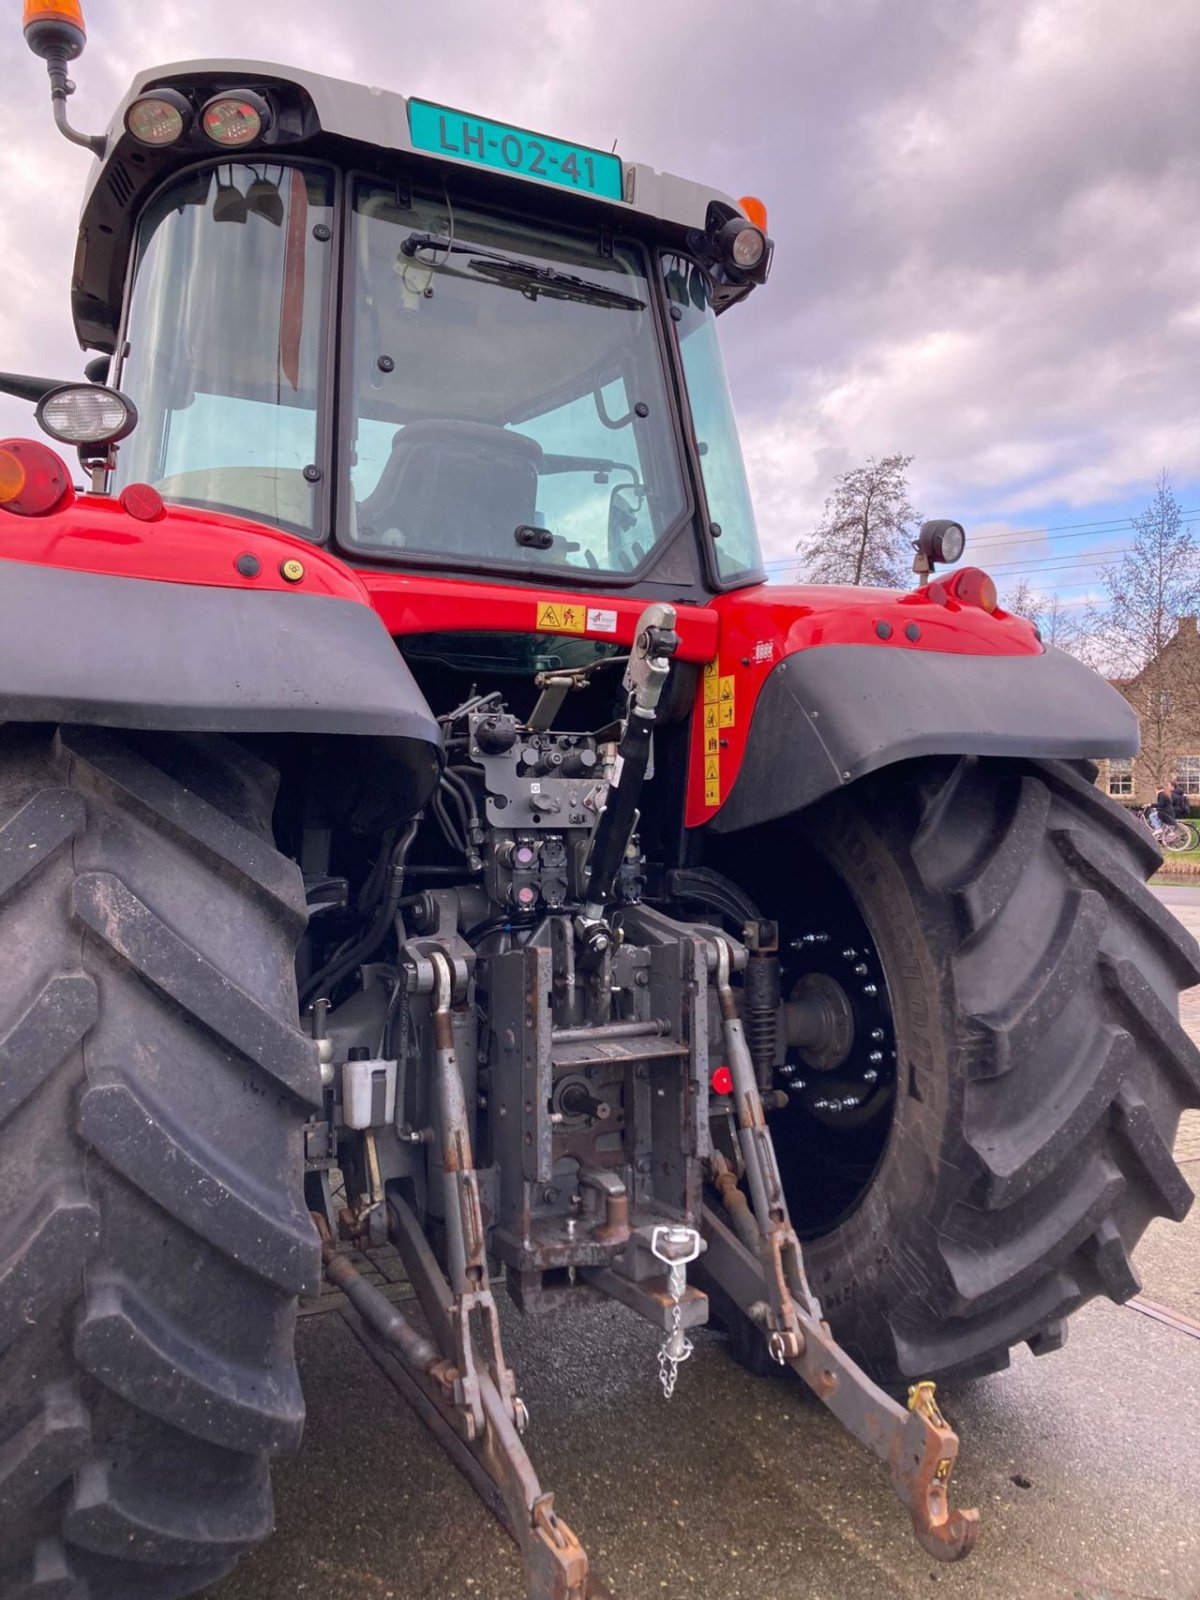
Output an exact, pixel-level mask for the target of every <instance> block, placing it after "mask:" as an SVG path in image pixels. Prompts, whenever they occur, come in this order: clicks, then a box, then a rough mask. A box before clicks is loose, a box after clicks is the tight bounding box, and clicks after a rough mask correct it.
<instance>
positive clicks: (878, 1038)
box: [871, 1028, 883, 1044]
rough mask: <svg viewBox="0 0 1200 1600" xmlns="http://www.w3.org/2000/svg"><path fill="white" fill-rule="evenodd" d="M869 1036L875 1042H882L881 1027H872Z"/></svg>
mask: <svg viewBox="0 0 1200 1600" xmlns="http://www.w3.org/2000/svg"><path fill="white" fill-rule="evenodd" d="M871 1037H872V1039H874V1041H875V1043H876V1044H880V1043H882V1041H883V1029H882V1028H872V1029H871Z"/></svg>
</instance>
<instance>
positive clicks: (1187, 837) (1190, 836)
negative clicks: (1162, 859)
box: [1133, 806, 1200, 856]
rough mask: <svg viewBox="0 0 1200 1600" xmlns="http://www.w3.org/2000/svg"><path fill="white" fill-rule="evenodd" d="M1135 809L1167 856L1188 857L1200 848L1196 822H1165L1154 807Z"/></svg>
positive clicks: (1199, 835) (1199, 831)
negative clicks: (1187, 855) (1190, 851)
mask: <svg viewBox="0 0 1200 1600" xmlns="http://www.w3.org/2000/svg"><path fill="white" fill-rule="evenodd" d="M1133 809H1134V811H1135V813H1136V814H1137V815H1138V816H1139V817H1141V819H1142V821H1143V822H1144V823H1145V824H1146V826H1147V827H1148V828H1149V830H1150V832H1151V833H1152V834H1153V835H1154V837H1155V839H1156V840H1157V841H1158V845H1159V848H1160V849H1161V850H1164V851H1165V852H1166V854H1167V855H1169V856H1180V855H1186V854H1187V852H1188V851H1189V850H1195V849H1196V848H1197V847H1198V846H1200V830H1198V829H1197V827H1196V825H1195V823H1194V822H1180V821H1178V820H1176V821H1175V822H1163V821H1161V820H1160V818H1159V815H1158V810H1157V808H1156V807H1154V806H1135V807H1134V808H1133Z"/></svg>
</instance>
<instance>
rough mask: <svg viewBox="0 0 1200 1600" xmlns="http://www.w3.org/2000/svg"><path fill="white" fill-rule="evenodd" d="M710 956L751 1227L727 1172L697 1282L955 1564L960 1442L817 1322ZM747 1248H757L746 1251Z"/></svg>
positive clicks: (939, 1555)
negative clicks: (889, 1388)
mask: <svg viewBox="0 0 1200 1600" xmlns="http://www.w3.org/2000/svg"><path fill="white" fill-rule="evenodd" d="M714 957H715V961H714V965H715V980H716V986H717V995H718V999H719V1001H720V1006H721V1019H722V1032H723V1036H724V1043H725V1051H726V1057H727V1060H728V1065H729V1070H730V1073H731V1074H732V1077H733V1097H734V1102H735V1106H736V1115H737V1128H738V1144H739V1148H740V1150H741V1155H742V1162H743V1165H744V1168H745V1172H746V1177H747V1182H748V1185H749V1188H750V1197H751V1203H752V1207H753V1224H754V1228H752V1227H751V1226H750V1219H749V1218H748V1217H747V1216H746V1208H745V1202H744V1197H743V1196H742V1195H741V1191H740V1190H737V1189H736V1187H735V1186H734V1185H732V1184H731V1181H730V1179H731V1174H730V1173H729V1172H728V1169H725V1170H723V1171H718V1172H717V1174H716V1178H717V1186H718V1188H719V1189H721V1190H722V1191H724V1192H725V1193H726V1203H727V1207H728V1209H729V1214H730V1218H731V1220H732V1221H733V1222H734V1223H735V1226H736V1231H734V1230H732V1229H730V1228H729V1227H727V1226H726V1224H725V1223H724V1222H723V1221H722V1220H721V1218H720V1217H719V1216H718V1215H717V1214H716V1213H715V1212H714V1211H713V1210H712V1209H711V1208H710V1207H705V1211H704V1222H703V1232H704V1237H705V1239H706V1241H707V1243H708V1249H707V1251H706V1253H705V1255H704V1258H703V1263H702V1267H701V1275H702V1276H703V1277H705V1278H709V1279H711V1280H712V1281H713V1282H715V1283H717V1284H719V1285H720V1287H721V1288H722V1289H724V1291H725V1293H726V1294H728V1295H729V1296H730V1297H731V1298H732V1299H733V1300H734V1301H735V1302H736V1304H737V1305H738V1306H739V1307H740V1308H741V1309H742V1311H744V1312H745V1313H746V1315H747V1316H748V1317H750V1319H751V1320H752V1321H754V1322H756V1323H758V1325H759V1326H760V1327H762V1329H763V1333H764V1336H765V1337H766V1339H767V1342H768V1347H769V1349H770V1351H771V1354H772V1355H773V1356H774V1358H775V1359H776V1360H777V1361H778V1362H780V1363H781V1364H783V1363H786V1364H787V1365H788V1366H790V1367H791V1368H792V1369H793V1371H795V1372H797V1373H798V1374H799V1375H800V1377H802V1378H803V1379H804V1381H805V1383H807V1384H808V1386H809V1388H810V1389H811V1390H812V1391H813V1393H814V1394H815V1395H816V1396H817V1398H818V1399H819V1400H821V1401H822V1402H823V1403H824V1404H825V1405H826V1406H828V1408H829V1409H830V1411H832V1412H833V1414H834V1416H835V1417H837V1419H838V1421H839V1422H840V1423H841V1424H842V1425H843V1427H845V1428H847V1429H848V1430H849V1432H851V1433H852V1434H853V1435H854V1437H855V1438H856V1439H859V1440H861V1441H862V1443H863V1444H865V1445H866V1446H867V1448H868V1449H869V1450H870V1451H871V1452H872V1453H873V1454H874V1455H876V1456H878V1457H879V1459H880V1460H881V1461H886V1462H887V1464H888V1466H889V1467H890V1469H891V1475H892V1487H893V1488H894V1490H895V1492H896V1495H897V1497H898V1498H899V1500H900V1501H901V1503H902V1504H903V1505H904V1506H905V1507H906V1508H907V1510H908V1512H909V1515H910V1516H911V1517H912V1522H913V1532H914V1533H915V1535H916V1538H917V1542H918V1544H920V1546H921V1548H922V1549H923V1550H925V1551H926V1552H927V1553H928V1554H929V1555H931V1556H933V1557H935V1558H936V1559H937V1560H939V1561H959V1560H961V1559H962V1558H963V1557H964V1556H966V1555H968V1554H969V1553H970V1551H971V1549H972V1547H973V1546H974V1543H975V1540H976V1538H977V1536H978V1533H979V1513H978V1511H962V1510H951V1509H950V1504H949V1483H950V1473H951V1471H952V1469H953V1467H954V1462H955V1458H956V1457H957V1455H958V1438H957V1436H956V1435H955V1433H954V1431H953V1429H951V1428H950V1427H949V1426H948V1424H947V1423H946V1421H945V1419H944V1418H943V1417H942V1414H941V1412H940V1411H939V1410H938V1407H937V1402H936V1401H935V1399H934V1387H933V1384H932V1383H918V1384H916V1385H914V1386H913V1388H912V1389H911V1390H910V1391H909V1402H908V1409H907V1410H906V1409H905V1408H904V1407H903V1406H901V1405H900V1404H899V1403H898V1402H897V1401H895V1400H893V1399H892V1398H891V1397H890V1396H889V1395H887V1394H885V1393H884V1391H883V1390H882V1389H881V1388H880V1387H879V1386H878V1384H876V1383H873V1382H872V1381H871V1379H870V1378H868V1377H867V1375H866V1373H865V1372H863V1371H862V1370H861V1368H859V1367H858V1366H857V1365H856V1364H855V1363H854V1362H853V1361H852V1360H851V1359H850V1357H849V1356H848V1355H847V1354H846V1352H845V1351H844V1350H843V1349H842V1348H841V1346H840V1345H839V1344H838V1343H837V1342H836V1340H835V1339H834V1338H833V1336H832V1334H831V1333H830V1331H829V1325H828V1323H826V1322H825V1321H823V1319H822V1317H821V1308H820V1306H819V1304H818V1303H817V1301H816V1299H815V1297H814V1296H813V1293H812V1291H811V1289H810V1288H809V1285H808V1280H807V1277H806V1276H805V1272H804V1264H803V1258H802V1256H801V1251H800V1243H799V1240H798V1239H797V1237H796V1234H795V1231H794V1230H793V1228H792V1225H791V1220H790V1218H789V1216H788V1211H787V1202H786V1200H785V1199H784V1194H783V1185H782V1183H781V1182H780V1178H779V1168H778V1165H777V1164H776V1160H775V1150H774V1145H773V1143H772V1141H771V1135H770V1132H769V1130H768V1128H767V1126H766V1121H765V1118H764V1116H763V1110H762V1099H761V1096H760V1094H759V1089H758V1084H757V1082H756V1080H755V1074H754V1066H753V1063H752V1061H751V1059H750V1051H749V1049H748V1047H747V1045H746V1040H745V1036H744V1034H743V1032H742V1024H741V1021H740V1020H739V1018H738V1014H737V1002H736V1000H735V997H734V994H733V990H732V988H731V987H730V983H729V973H730V967H731V963H732V953H731V950H730V947H729V945H728V944H727V943H726V941H725V940H724V939H721V938H718V939H716V940H715V941H714ZM755 1230H756V1232H755ZM752 1240H753V1241H754V1243H755V1244H756V1246H757V1248H756V1249H753V1250H752V1249H751V1248H750V1243H751V1241H752Z"/></svg>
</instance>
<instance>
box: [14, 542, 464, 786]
mask: <svg viewBox="0 0 1200 1600" xmlns="http://www.w3.org/2000/svg"><path fill="white" fill-rule="evenodd" d="M0 721H4V722H17V721H20V722H75V723H92V724H99V725H101V726H104V727H114V728H161V729H175V730H180V731H193V732H225V733H304V734H322V733H329V734H355V735H368V736H374V737H376V738H385V739H403V740H406V741H410V742H412V743H414V744H415V745H419V746H426V747H428V752H427V757H426V760H431V761H432V765H433V767H434V768H435V769H436V766H437V762H438V759H439V752H440V749H441V734H440V731H439V729H438V725H437V722H436V720H435V718H434V715H433V713H432V711H431V710H430V709H429V706H428V705H427V704H426V701H425V697H424V696H423V695H422V693H421V691H420V690H419V689H418V687H417V685H416V683H415V682H414V681H413V677H412V674H411V673H410V671H409V669H408V665H407V663H406V662H405V661H404V659H403V657H402V656H401V655H400V653H399V651H398V650H397V649H396V646H395V644H394V642H393V641H392V638H391V636H390V635H389V634H388V631H387V629H386V628H385V627H384V625H383V623H382V622H381V621H380V620H379V617H378V616H377V615H376V613H375V612H374V611H372V610H371V609H370V607H368V606H365V605H360V604H359V603H358V602H356V601H353V600H338V599H333V598H331V597H330V596H326V595H306V594H291V593H282V592H280V591H278V590H265V591H261V592H258V593H256V592H254V591H251V590H240V589H217V588H205V587H201V586H199V585H192V584H184V583H159V582H156V581H151V580H148V579H144V578H116V577H107V576H104V575H101V574H97V573H91V572H75V571H70V570H67V569H65V568H61V567H47V566H40V565H34V564H32V563H28V562H17V561H0ZM413 753H414V754H416V751H414V752H413Z"/></svg>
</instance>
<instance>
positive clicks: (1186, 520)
mask: <svg viewBox="0 0 1200 1600" xmlns="http://www.w3.org/2000/svg"><path fill="white" fill-rule="evenodd" d="M1179 519H1180V522H1181V524H1182V525H1183V526H1184V527H1190V526H1191V525H1192V524H1193V523H1195V522H1197V521H1200V507H1191V508H1189V509H1188V510H1186V511H1183V510H1181V511H1180V513H1179ZM979 520H980V521H981V522H989V521H992V520H993V519H992V518H990V517H981V518H980V519H979ZM1136 521H1137V518H1136V517H1116V518H1113V519H1111V520H1109V521H1105V522H1060V523H1050V524H1048V525H1047V526H1046V527H1044V528H1014V529H1013V530H1012V532H1011V533H977V534H974V535H972V536H970V537H968V539H967V547H968V549H972V550H973V549H975V548H977V547H978V546H979V545H990V544H1019V543H1020V542H1021V541H1022V540H1024V539H1033V538H1038V537H1041V536H1043V535H1058V537H1057V538H1050V539H1049V540H1048V542H1049V543H1051V544H1058V543H1061V542H1063V541H1065V540H1067V539H1090V538H1091V539H1102V538H1104V537H1105V534H1106V533H1108V534H1109V535H1110V536H1111V535H1115V534H1117V533H1119V532H1120V531H1122V530H1123V529H1125V528H1132V527H1133V525H1134V523H1135V522H1136ZM1035 559H1036V558H1035ZM798 562H799V556H798V555H797V556H796V557H794V558H793V557H787V556H780V557H779V558H778V559H776V560H773V561H768V562H766V563H765V565H766V566H767V567H768V568H772V567H787V566H791V565H793V564H794V563H798Z"/></svg>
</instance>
